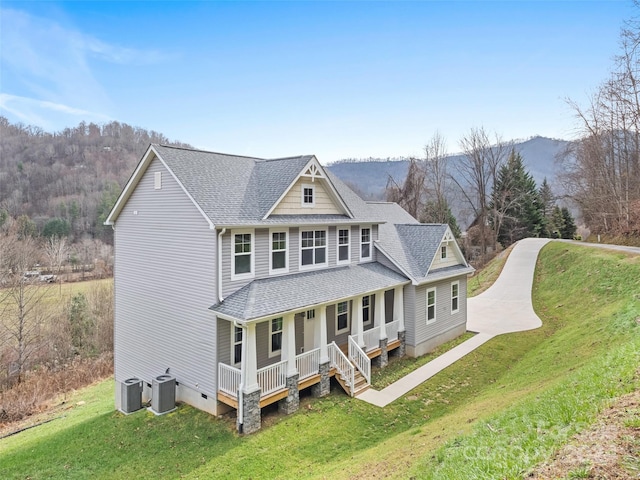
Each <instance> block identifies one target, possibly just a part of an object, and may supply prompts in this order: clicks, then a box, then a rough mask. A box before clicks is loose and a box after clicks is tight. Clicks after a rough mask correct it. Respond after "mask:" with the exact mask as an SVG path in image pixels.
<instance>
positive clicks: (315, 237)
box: [300, 230, 327, 267]
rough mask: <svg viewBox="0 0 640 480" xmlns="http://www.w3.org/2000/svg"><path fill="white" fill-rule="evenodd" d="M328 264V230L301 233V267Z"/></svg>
mask: <svg viewBox="0 0 640 480" xmlns="http://www.w3.org/2000/svg"><path fill="white" fill-rule="evenodd" d="M326 264H327V232H326V230H308V231H302V232H300V266H301V267H311V266H313V265H326Z"/></svg>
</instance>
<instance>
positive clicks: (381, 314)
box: [373, 291, 387, 340]
mask: <svg viewBox="0 0 640 480" xmlns="http://www.w3.org/2000/svg"><path fill="white" fill-rule="evenodd" d="M373 322H374V326H376V327H380V340H384V339H385V338H387V326H386V325H385V308H384V291H379V292H376V311H375V318H374V319H373Z"/></svg>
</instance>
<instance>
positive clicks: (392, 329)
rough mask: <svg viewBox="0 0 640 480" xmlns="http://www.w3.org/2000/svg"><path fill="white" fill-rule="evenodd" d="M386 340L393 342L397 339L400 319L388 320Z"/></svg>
mask: <svg viewBox="0 0 640 480" xmlns="http://www.w3.org/2000/svg"><path fill="white" fill-rule="evenodd" d="M385 327H386V330H387V341H389V342H393V341H394V340H397V339H398V330H399V329H400V320H396V321H394V322H389V323H387V324H386V326H385Z"/></svg>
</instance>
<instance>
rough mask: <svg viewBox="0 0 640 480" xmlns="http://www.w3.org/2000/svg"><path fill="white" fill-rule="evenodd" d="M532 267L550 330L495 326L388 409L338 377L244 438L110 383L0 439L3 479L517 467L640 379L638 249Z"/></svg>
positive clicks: (227, 424) (476, 472)
mask: <svg viewBox="0 0 640 480" xmlns="http://www.w3.org/2000/svg"><path fill="white" fill-rule="evenodd" d="M536 279H537V281H536V283H535V290H534V301H535V305H536V309H537V312H538V314H539V315H540V316H541V318H542V319H543V322H544V325H543V327H542V328H540V329H538V330H534V331H531V332H524V333H520V334H511V335H503V336H500V337H496V338H495V339H493V340H491V341H490V342H488V343H487V344H485V345H483V346H482V347H480V348H479V349H477V350H476V351H474V352H472V353H471V354H469V355H467V356H466V357H465V358H463V359H462V360H460V361H459V362H456V363H455V364H454V365H452V366H451V367H449V368H447V369H445V370H444V371H443V372H441V373H439V374H438V375H436V376H435V377H433V378H432V379H430V380H429V381H428V382H426V383H425V384H423V385H421V386H419V387H418V388H416V389H414V390H413V391H412V392H410V393H409V394H408V395H406V396H405V397H403V398H401V399H399V400H397V401H395V402H393V403H392V404H391V405H389V406H387V407H385V408H384V409H380V408H377V407H374V406H371V405H369V404H366V403H365V402H361V401H357V400H353V399H350V398H348V397H346V395H344V394H343V393H341V392H340V390H339V388H334V389H333V391H332V393H331V395H330V396H328V397H326V398H323V399H309V398H306V397H305V398H303V399H302V403H301V409H300V411H299V412H298V413H296V414H294V415H291V416H287V417H284V416H278V415H272V414H269V413H268V412H267V413H266V416H265V419H264V425H265V428H264V429H263V430H262V431H261V432H259V433H257V434H255V435H251V436H247V437H239V436H238V435H236V434H235V433H234V432H233V421H232V420H230V419H217V418H214V417H212V416H209V415H207V414H205V413H202V412H198V411H197V410H195V409H193V408H190V407H188V406H181V407H180V408H179V409H178V410H177V411H176V412H174V413H171V414H168V415H164V416H162V417H155V416H153V415H152V414H151V413H148V412H146V411H141V412H137V413H135V414H132V415H129V416H126V417H125V416H123V415H121V414H120V413H116V412H113V410H112V408H113V394H112V388H113V383H112V382H111V381H109V382H104V383H102V384H99V385H97V386H95V387H92V388H89V389H86V390H83V391H81V392H78V394H77V395H78V396H77V397H75V398H72V399H71V400H70V401H69V404H70V405H74V406H73V407H72V408H69V409H68V410H66V411H65V416H64V418H60V419H58V420H55V421H53V422H50V423H48V424H45V425H42V426H40V427H38V428H35V429H32V430H28V431H26V432H23V433H21V434H18V435H15V436H13V437H9V438H6V439H4V440H0V478H7V479H8V478H26V477H28V478H32V479H38V478H87V477H95V478H123V477H133V478H142V477H144V478H159V479H160V478H193V479H195V478H293V477H299V478H345V477H353V478H382V477H396V478H408V477H410V476H414V477H417V478H520V477H521V476H522V475H523V474H524V473H525V472H526V471H528V470H529V469H530V468H532V467H533V466H534V465H536V464H537V463H539V462H540V461H541V460H543V459H545V458H547V457H549V456H550V455H551V454H552V453H553V451H554V450H555V449H557V448H558V447H559V446H560V445H562V444H563V443H564V442H566V439H567V438H568V437H569V436H570V435H571V434H572V433H573V432H574V431H577V430H580V429H581V428H583V427H584V426H585V425H587V424H588V423H590V422H591V421H592V420H593V418H594V416H595V414H596V413H597V411H598V410H599V409H601V408H603V406H604V405H606V403H607V402H608V401H609V399H610V398H613V397H615V396H618V395H620V394H622V393H624V392H627V391H629V390H631V389H633V388H634V387H637V384H638V379H637V377H636V376H635V371H636V369H637V367H638V352H640V340H639V337H640V335H638V333H640V332H639V330H640V328H639V326H638V324H637V322H636V319H637V318H638V317H640V297H639V296H638V295H639V294H640V258H638V257H635V258H631V257H626V256H624V255H621V254H615V253H609V252H605V251H594V250H587V249H585V248H581V247H577V246H573V245H566V244H559V243H552V244H550V245H548V246H547V247H545V249H544V250H543V252H542V254H541V261H540V262H539V265H538V270H537V273H536ZM380 381H381V382H382V381H384V379H381V380H380ZM79 400H83V401H84V402H86V403H84V404H82V405H76V402H77V401H79ZM483 458H486V461H481V460H482V459H483ZM467 464H468V466H466V465H467ZM463 468H468V470H463Z"/></svg>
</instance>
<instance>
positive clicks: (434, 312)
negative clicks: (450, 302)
mask: <svg viewBox="0 0 640 480" xmlns="http://www.w3.org/2000/svg"><path fill="white" fill-rule="evenodd" d="M431 292H433V318H431V319H430V318H429V293H431ZM437 304H438V300H437V293H436V288H435V287H434V288H428V289H427V291H426V292H425V306H426V308H425V316H426V319H427V325H431V324H432V323H434V322H435V321H436V317H437V315H436V305H437Z"/></svg>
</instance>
